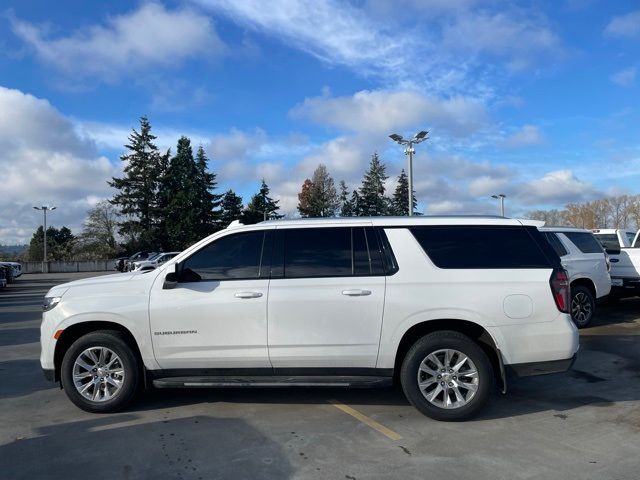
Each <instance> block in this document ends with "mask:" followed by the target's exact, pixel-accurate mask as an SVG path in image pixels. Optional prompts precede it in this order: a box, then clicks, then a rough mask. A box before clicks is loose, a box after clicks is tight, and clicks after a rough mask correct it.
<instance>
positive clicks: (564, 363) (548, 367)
mask: <svg viewBox="0 0 640 480" xmlns="http://www.w3.org/2000/svg"><path fill="white" fill-rule="evenodd" d="M577 356H578V355H577V354H575V355H574V356H573V357H571V358H566V359H564V360H551V361H548V362H530V363H515V364H512V365H505V368H506V370H507V374H509V376H514V375H515V376H517V377H532V376H534V375H548V374H550V373H561V372H566V371H567V370H569V369H570V368H571V367H572V366H573V363H574V362H575V361H576V357H577Z"/></svg>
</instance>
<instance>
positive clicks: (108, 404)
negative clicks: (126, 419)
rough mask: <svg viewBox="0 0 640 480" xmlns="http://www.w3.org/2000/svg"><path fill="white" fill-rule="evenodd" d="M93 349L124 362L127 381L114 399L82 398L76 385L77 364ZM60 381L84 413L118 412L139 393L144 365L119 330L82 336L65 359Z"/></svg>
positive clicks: (124, 381)
mask: <svg viewBox="0 0 640 480" xmlns="http://www.w3.org/2000/svg"><path fill="white" fill-rule="evenodd" d="M91 347H106V348H108V349H109V350H111V351H113V352H114V353H115V354H116V355H117V356H118V357H120V359H121V361H122V367H123V369H124V373H125V375H124V380H123V381H122V386H121V387H120V390H119V391H118V393H117V394H116V395H114V396H113V398H111V399H110V400H105V401H99V402H97V401H91V400H89V399H87V398H85V397H84V396H82V395H81V394H80V392H78V390H76V387H75V385H74V383H73V367H74V363H75V361H76V359H77V358H78V356H79V355H80V354H81V353H82V352H84V351H85V350H86V349H88V348H91ZM105 363H106V362H105ZM60 379H61V381H62V387H63V388H64V391H65V393H66V394H67V396H68V397H69V400H71V401H72V402H73V403H74V404H75V405H76V406H78V407H80V408H81V409H82V410H85V411H87V412H93V413H111V412H117V411H120V410H122V409H123V408H125V407H126V406H127V405H129V404H130V403H131V401H132V400H133V399H134V397H135V395H136V393H137V392H138V386H139V384H140V363H139V362H138V359H137V357H136V354H135V353H134V351H133V350H132V348H131V347H130V346H129V345H128V344H127V342H126V340H125V337H124V336H123V335H122V333H120V332H118V331H115V330H99V331H95V332H92V333H88V334H86V335H84V336H82V337H80V338H79V339H78V340H76V341H75V342H74V343H73V344H72V345H71V346H70V347H69V349H68V350H67V351H66V353H65V355H64V358H63V360H62V366H61V370H60Z"/></svg>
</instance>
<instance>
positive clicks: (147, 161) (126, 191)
mask: <svg viewBox="0 0 640 480" xmlns="http://www.w3.org/2000/svg"><path fill="white" fill-rule="evenodd" d="M155 139H156V136H155V135H153V134H152V133H151V124H150V123H149V120H148V119H147V117H141V118H140V131H139V132H138V131H136V130H135V129H133V130H132V132H131V134H130V135H129V143H128V144H127V145H125V148H126V149H127V150H129V152H128V153H126V154H124V155H122V156H121V157H120V160H122V161H123V162H125V164H126V166H125V167H124V176H123V177H122V178H115V177H114V178H113V179H112V181H110V182H108V183H109V185H110V186H112V187H114V188H115V189H117V190H118V193H116V195H115V196H114V197H113V199H112V200H111V203H112V204H114V205H116V206H117V207H118V209H119V210H120V211H121V212H122V214H123V215H124V216H125V217H126V218H127V220H126V221H124V222H122V223H121V224H120V233H121V234H122V235H123V236H125V237H127V238H129V239H131V241H132V242H135V243H136V245H130V246H129V247H130V248H132V249H133V248H141V249H150V248H154V247H156V246H157V233H158V232H157V227H158V218H159V215H160V212H159V199H158V192H159V188H160V178H161V176H162V168H163V165H162V155H160V152H159V151H158V148H157V147H156V146H155V144H154V143H153V141H154V140H155Z"/></svg>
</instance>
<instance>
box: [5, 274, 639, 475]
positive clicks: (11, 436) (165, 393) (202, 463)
mask: <svg viewBox="0 0 640 480" xmlns="http://www.w3.org/2000/svg"><path fill="white" fill-rule="evenodd" d="M91 275H95V274H48V275H35V274H32V275H24V276H22V277H21V278H20V279H18V280H17V282H16V283H15V284H13V285H10V286H9V288H7V289H6V290H4V291H0V332H1V333H0V426H1V428H0V478H2V479H10V480H13V479H22V478H29V479H36V478H37V479H44V478H56V479H58V478H59V479H63V478H64V479H76V478H78V479H80V478H81V479H86V478H91V479H101V478H109V479H146V478H163V479H164V478H175V479H219V478H233V479H243V478H246V479H262V478H273V479H286V478H304V479H307V478H312V479H313V478H318V479H349V480H355V479H370V478H403V479H409V478H416V479H425V478H451V479H485V478H487V479H489V478H491V479H510V480H512V479H553V478H563V479H569V478H576V479H578V478H579V479H634V480H636V479H638V478H640V299H633V300H625V301H622V302H620V303H619V305H617V306H615V307H603V308H601V309H600V311H599V314H598V317H597V319H596V321H595V325H594V326H593V327H592V328H589V329H586V330H583V331H582V332H581V350H580V355H579V358H578V360H577V362H576V363H575V365H574V367H573V369H572V370H571V371H570V372H567V373H566V374H559V375H553V376H547V377H536V378H529V379H522V380H520V381H519V382H518V383H513V384H511V385H510V386H509V392H508V394H507V395H505V396H503V395H501V394H499V393H496V394H495V398H494V399H493V402H492V404H491V405H490V407H489V408H488V409H487V410H486V411H485V412H484V414H483V415H482V416H481V417H479V418H477V419H475V420H473V421H469V422H465V423H440V422H437V421H434V420H431V419H429V418H426V417H424V416H422V415H421V414H419V413H418V412H417V411H416V410H415V409H414V408H413V407H411V406H410V405H409V404H408V403H407V401H406V400H405V399H404V397H403V395H402V393H401V392H400V391H399V390H398V389H394V388H390V389H380V390H337V389H297V390H285V389H237V390H173V391H172V390H160V391H155V392H150V393H146V394H144V395H143V396H142V398H141V399H140V400H139V401H138V402H137V403H136V404H135V406H134V407H133V408H131V409H130V410H128V411H126V412H124V413H119V414H112V415H95V414H89V413H85V412H83V411H81V410H78V409H77V408H76V407H75V406H74V405H73V404H71V402H69V401H68V400H67V398H66V396H65V395H64V392H62V391H61V390H59V389H58V388H57V387H56V386H54V385H52V384H50V383H48V382H46V381H45V380H44V377H43V375H42V372H41V370H40V364H39V360H38V358H39V353H40V349H39V343H38V342H39V327H40V317H41V303H42V297H43V295H44V294H45V292H46V291H47V290H48V289H49V288H50V287H51V286H53V285H55V284H58V283H63V282H65V281H69V280H71V279H76V278H81V277H86V276H91Z"/></svg>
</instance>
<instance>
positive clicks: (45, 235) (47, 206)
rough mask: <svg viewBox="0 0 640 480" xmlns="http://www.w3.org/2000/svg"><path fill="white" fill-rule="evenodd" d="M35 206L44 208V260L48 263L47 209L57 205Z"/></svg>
mask: <svg viewBox="0 0 640 480" xmlns="http://www.w3.org/2000/svg"><path fill="white" fill-rule="evenodd" d="M33 208H35V209H36V210H42V213H44V258H43V260H42V262H43V263H47V210H50V211H53V210H55V209H56V208H57V207H51V206H49V205H42V206H41V207H33Z"/></svg>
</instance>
